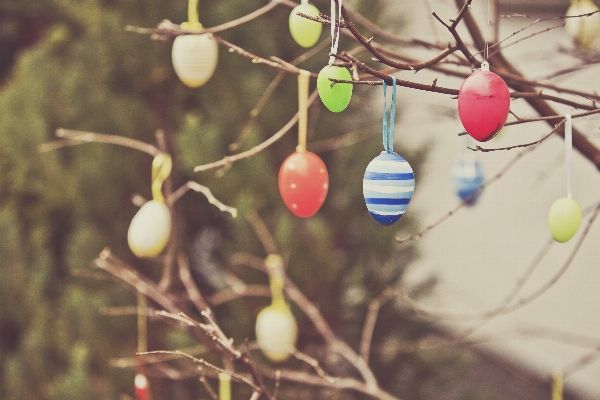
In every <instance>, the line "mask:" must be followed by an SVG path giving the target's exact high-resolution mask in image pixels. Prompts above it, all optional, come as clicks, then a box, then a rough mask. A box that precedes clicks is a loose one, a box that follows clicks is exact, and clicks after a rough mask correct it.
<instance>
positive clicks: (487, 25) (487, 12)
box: [483, 0, 490, 63]
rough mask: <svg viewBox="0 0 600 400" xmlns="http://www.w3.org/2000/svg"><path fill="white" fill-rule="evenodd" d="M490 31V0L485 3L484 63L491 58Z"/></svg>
mask: <svg viewBox="0 0 600 400" xmlns="http://www.w3.org/2000/svg"><path fill="white" fill-rule="evenodd" d="M489 30H490V0H486V2H485V47H484V48H483V61H484V62H485V63H487V59H488V56H489V46H490V44H489V42H488V37H489V36H488V34H489Z"/></svg>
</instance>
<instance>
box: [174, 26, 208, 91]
mask: <svg viewBox="0 0 600 400" xmlns="http://www.w3.org/2000/svg"><path fill="white" fill-rule="evenodd" d="M218 50H219V49H218V45H217V42H215V41H214V40H213V39H212V38H211V37H210V36H209V35H208V34H201V35H183V36H177V37H176V38H175V41H174V42H173V52H172V58H173V68H174V69H175V73H176V74H177V76H178V77H179V79H180V80H181V81H182V82H183V83H185V84H186V85H187V86H189V87H192V88H196V87H200V86H202V85H204V84H205V83H206V82H207V81H208V80H209V79H210V77H211V76H212V74H213V73H214V72H215V68H216V67H217V59H218V55H219V51H218Z"/></svg>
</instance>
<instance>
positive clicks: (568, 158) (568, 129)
mask: <svg viewBox="0 0 600 400" xmlns="http://www.w3.org/2000/svg"><path fill="white" fill-rule="evenodd" d="M572 155H573V122H572V121H571V114H567V115H566V116H565V162H566V165H567V197H568V198H570V199H571V198H573V178H572Z"/></svg>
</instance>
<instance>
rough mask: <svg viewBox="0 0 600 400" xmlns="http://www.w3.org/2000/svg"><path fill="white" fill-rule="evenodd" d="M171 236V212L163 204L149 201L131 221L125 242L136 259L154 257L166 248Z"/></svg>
mask: <svg viewBox="0 0 600 400" xmlns="http://www.w3.org/2000/svg"><path fill="white" fill-rule="evenodd" d="M170 236H171V211H169V207H167V205H166V204H165V203H161V202H159V201H155V200H150V201H148V202H147V203H146V204H144V205H143V206H142V208H140V209H139V211H138V212H137V214H135V216H134V217H133V219H132V220H131V225H129V231H128V232H127V241H128V243H129V248H130V249H131V251H132V252H133V254H135V255H136V256H138V257H156V256H158V255H159V254H160V253H162V251H163V250H164V249H165V247H166V246H167V243H168V242H169V237H170Z"/></svg>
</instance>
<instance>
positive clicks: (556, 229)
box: [548, 197, 583, 243]
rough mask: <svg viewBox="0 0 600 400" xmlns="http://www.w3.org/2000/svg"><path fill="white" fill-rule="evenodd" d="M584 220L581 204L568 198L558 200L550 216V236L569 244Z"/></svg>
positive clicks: (551, 209)
mask: <svg viewBox="0 0 600 400" xmlns="http://www.w3.org/2000/svg"><path fill="white" fill-rule="evenodd" d="M582 218H583V213H582V211H581V206H580V205H579V203H577V202H576V201H575V200H573V199H571V198H568V197H563V198H562V199H558V200H556V201H555V202H554V204H552V207H550V212H549V214H548V227H549V228H550V234H551V235H552V237H553V238H554V240H556V241H557V242H559V243H565V242H568V241H569V240H571V238H572V237H573V236H575V234H576V233H577V231H578V230H579V226H580V225H581V219H582Z"/></svg>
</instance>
